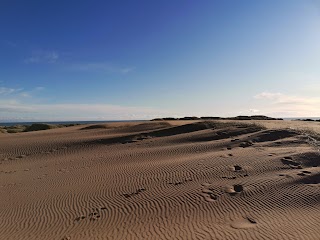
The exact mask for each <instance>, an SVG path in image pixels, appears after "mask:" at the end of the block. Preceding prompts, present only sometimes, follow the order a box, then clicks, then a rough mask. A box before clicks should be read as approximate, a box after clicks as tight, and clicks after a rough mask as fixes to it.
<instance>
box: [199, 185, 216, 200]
mask: <svg viewBox="0 0 320 240" xmlns="http://www.w3.org/2000/svg"><path fill="white" fill-rule="evenodd" d="M200 195H201V196H202V197H203V198H204V200H205V201H207V202H215V201H216V200H218V194H216V193H215V192H214V189H213V188H204V189H202V191H201V194H200Z"/></svg>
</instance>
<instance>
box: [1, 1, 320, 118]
mask: <svg viewBox="0 0 320 240" xmlns="http://www.w3.org/2000/svg"><path fill="white" fill-rule="evenodd" d="M319 66H320V2H319V1H316V0H310V1H308V0H282V1H276V0H261V1H255V0H251V1H247V0H244V1H237V0H228V1H214V0H202V1H191V0H190V1H188V0H176V1H169V0H164V1H149V0H144V1H143V0H137V1H130V0H128V1H121V0H120V1H62V0H60V1H50V2H49V1H40V0H39V1H32V0H30V1H22V0H21V1H14V0H4V1H1V2H0V121H8V120H10V121H12V120H13V121H14V120H22V121H23V120H25V121H28V120H46V121H48V120H52V121H54V120H114V119H150V118H154V117H161V116H177V117H178V116H236V115H253V114H264V115H268V116H274V117H319V116H320V97H319V96H320V94H319V93H320V68H319Z"/></svg>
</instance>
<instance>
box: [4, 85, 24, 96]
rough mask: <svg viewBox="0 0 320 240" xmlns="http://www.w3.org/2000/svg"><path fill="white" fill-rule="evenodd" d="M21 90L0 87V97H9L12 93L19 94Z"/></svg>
mask: <svg viewBox="0 0 320 240" xmlns="http://www.w3.org/2000/svg"><path fill="white" fill-rule="evenodd" d="M21 90H22V88H7V87H0V95H3V96H5V95H10V94H13V93H17V92H20V91H21Z"/></svg>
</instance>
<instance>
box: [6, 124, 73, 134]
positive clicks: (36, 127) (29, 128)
mask: <svg viewBox="0 0 320 240" xmlns="http://www.w3.org/2000/svg"><path fill="white" fill-rule="evenodd" d="M76 125H79V124H73V123H71V124H47V123H33V124H31V125H19V124H18V125H14V126H0V133H19V132H33V131H41V130H48V129H54V128H63V127H72V126H76Z"/></svg>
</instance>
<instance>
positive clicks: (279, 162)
mask: <svg viewBox="0 0 320 240" xmlns="http://www.w3.org/2000/svg"><path fill="white" fill-rule="evenodd" d="M279 124H281V122H279ZM285 124H286V128H281V127H279V125H277V129H270V128H263V127H260V126H257V125H250V124H243V123H231V122H214V121H205V122H197V121H190V122H189V121H184V122H183V121H181V122H151V123H150V122H148V123H117V124H105V125H103V124H102V125H101V124H99V125H94V126H85V127H84V126H74V127H69V128H63V129H52V130H46V131H39V132H26V133H17V134H10V135H9V134H2V135H0V203H1V204H0V238H1V239H8V240H9V239H72V240H73V239H230V240H231V239H235V240H238V239H309V240H311V239H315V240H316V239H319V236H320V227H319V218H320V177H319V175H320V155H319V151H318V150H319V149H318V148H317V143H316V144H315V143H314V142H312V144H311V143H310V141H311V140H310V138H309V137H308V136H307V135H304V134H301V133H300V132H299V131H296V130H293V129H288V128H287V124H288V123H285Z"/></svg>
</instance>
